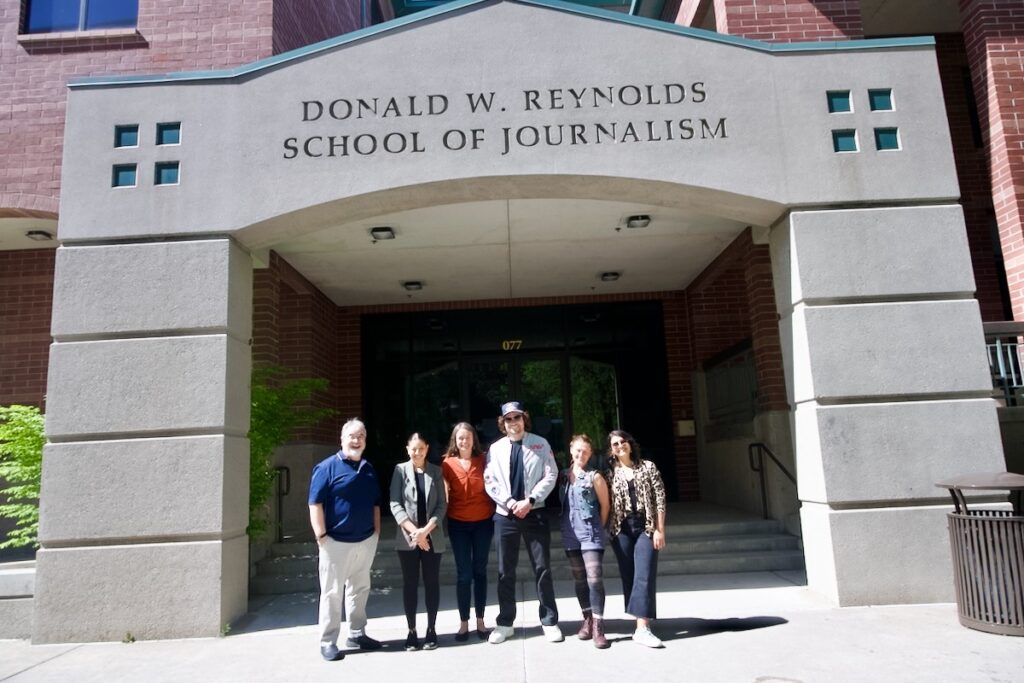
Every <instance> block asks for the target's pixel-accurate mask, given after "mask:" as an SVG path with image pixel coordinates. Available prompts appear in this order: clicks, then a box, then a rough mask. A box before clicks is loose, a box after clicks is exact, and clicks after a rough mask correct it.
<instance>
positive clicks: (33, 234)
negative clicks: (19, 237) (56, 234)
mask: <svg viewBox="0 0 1024 683" xmlns="http://www.w3.org/2000/svg"><path fill="white" fill-rule="evenodd" d="M25 237H27V238H29V239H30V240H35V241H36V242H49V241H50V240H52V239H53V235H52V234H51V233H48V232H46V231H45V230H29V231H28V232H26V233H25Z"/></svg>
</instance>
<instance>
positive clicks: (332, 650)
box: [320, 644, 345, 662]
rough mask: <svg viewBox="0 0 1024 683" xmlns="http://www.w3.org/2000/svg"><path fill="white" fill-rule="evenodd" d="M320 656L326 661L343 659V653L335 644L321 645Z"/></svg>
mask: <svg viewBox="0 0 1024 683" xmlns="http://www.w3.org/2000/svg"><path fill="white" fill-rule="evenodd" d="M320 656H321V657H323V658H324V659H326V660H327V661H328V662H336V661H338V660H339V659H345V655H344V654H343V653H342V652H341V650H339V649H338V646H337V645H334V644H331V645H321V646H320Z"/></svg>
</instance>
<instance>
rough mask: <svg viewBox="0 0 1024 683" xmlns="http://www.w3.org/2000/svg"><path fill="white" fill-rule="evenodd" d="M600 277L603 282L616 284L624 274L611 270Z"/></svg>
mask: <svg viewBox="0 0 1024 683" xmlns="http://www.w3.org/2000/svg"><path fill="white" fill-rule="evenodd" d="M600 277H601V282H615V281H616V280H618V279H619V278H620V277H622V273H620V272H619V271H617V270H609V271H606V272H604V273H601V276H600Z"/></svg>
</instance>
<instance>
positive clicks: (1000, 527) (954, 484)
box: [938, 472, 1024, 636]
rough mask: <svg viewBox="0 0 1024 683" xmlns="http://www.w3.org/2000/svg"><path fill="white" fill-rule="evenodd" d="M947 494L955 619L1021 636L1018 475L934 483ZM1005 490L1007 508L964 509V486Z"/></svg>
mask: <svg viewBox="0 0 1024 683" xmlns="http://www.w3.org/2000/svg"><path fill="white" fill-rule="evenodd" d="M938 486H941V487H943V488H946V489H949V493H950V495H951V496H952V497H953V506H954V511H953V512H950V513H949V516H948V519H949V544H950V549H951V550H952V552H953V581H954V582H955V584H956V606H957V611H958V612H959V615H960V623H961V624H963V625H964V626H966V627H968V628H973V629H977V630H979V631H986V632H988V633H999V634H1002V635H1007V636H1024V475H1020V474H1013V473H1010V472H1000V473H996V474H970V475H965V476H962V477H956V478H955V479H951V480H948V481H947V482H945V483H940V484H938ZM965 489H966V490H975V491H979V490H981V491H983V490H988V491H1000V490H1001V491H1009V492H1010V502H1011V503H1012V505H1013V509H1012V510H977V509H975V510H969V509H968V508H967V501H966V499H965V498H964V494H963V491H964V490H965Z"/></svg>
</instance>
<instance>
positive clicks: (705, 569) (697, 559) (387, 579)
mask: <svg viewBox="0 0 1024 683" xmlns="http://www.w3.org/2000/svg"><path fill="white" fill-rule="evenodd" d="M666 552H667V550H666ZM388 555H391V556H392V557H388ZM393 556H394V554H393V553H388V554H378V557H377V559H376V560H375V561H374V564H373V569H372V570H371V575H372V577H373V578H372V581H373V588H374V590H383V589H387V588H392V589H393V588H397V587H399V586H401V585H402V578H401V571H400V569H399V567H398V561H397V559H392V558H393ZM551 560H552V562H551V571H552V574H553V575H554V578H555V580H556V581H558V580H569V579H571V576H572V575H571V574H570V572H569V566H568V564H567V563H566V562H565V556H564V555H562V556H561V557H559V556H558V555H554V554H553V555H552V558H551ZM297 562H300V563H301V565H300V564H296V565H293V566H292V571H289V572H286V573H282V574H270V573H263V572H261V573H260V574H258V575H257V576H255V577H254V578H253V579H251V580H250V590H251V591H252V592H253V593H254V594H256V595H276V594H281V593H297V592H315V591H317V590H319V584H318V582H317V574H316V559H315V558H313V557H304V558H297ZM300 566H301V567H302V569H300V568H299V567H300ZM803 567H804V556H803V552H802V551H800V550H795V549H793V550H768V551H758V552H741V553H736V552H730V553H684V552H676V553H670V554H663V555H662V556H660V557H659V558H658V575H659V576H677V575H685V574H725V573H729V574H731V573H741V572H761V571H783V570H790V569H803ZM524 572H525V573H524ZM529 572H530V563H529V559H528V558H527V557H526V554H525V552H524V553H523V554H522V555H521V556H520V558H519V573H520V575H521V576H524V577H525V576H528V575H529ZM496 574H497V566H496V564H495V563H494V561H493V560H492V561H491V563H490V566H489V567H488V576H490V577H494V576H495V575H496ZM604 575H605V578H606V579H615V578H618V577H619V567H618V563H617V562H616V561H615V558H614V556H613V555H612V554H611V552H607V553H606V554H605V559H604ZM441 584H442V585H445V586H450V585H454V584H455V567H454V565H453V564H452V562H451V559H450V555H447V554H446V556H445V558H444V559H443V560H442V565H441Z"/></svg>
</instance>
